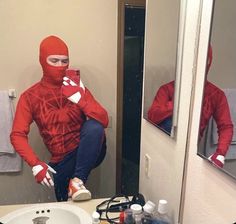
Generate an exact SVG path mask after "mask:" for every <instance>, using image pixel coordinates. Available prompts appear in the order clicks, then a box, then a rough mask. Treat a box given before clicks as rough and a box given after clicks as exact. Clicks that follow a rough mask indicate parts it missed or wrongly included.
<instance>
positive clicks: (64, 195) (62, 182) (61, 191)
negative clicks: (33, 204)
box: [49, 150, 76, 201]
mask: <svg viewBox="0 0 236 224" xmlns="http://www.w3.org/2000/svg"><path fill="white" fill-rule="evenodd" d="M75 162H76V150H74V151H73V152H71V153H69V154H68V155H66V156H65V158H64V159H63V160H62V161H61V162H59V163H56V164H55V163H49V165H50V166H51V167H52V168H53V169H55V170H56V172H57V173H56V174H53V179H54V189H55V195H56V198H57V201H67V200H68V186H69V181H70V179H71V178H72V176H73V174H74V169H75Z"/></svg>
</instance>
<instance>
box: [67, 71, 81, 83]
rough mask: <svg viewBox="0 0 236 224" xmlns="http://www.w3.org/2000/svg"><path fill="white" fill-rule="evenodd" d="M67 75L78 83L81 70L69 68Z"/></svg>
mask: <svg viewBox="0 0 236 224" xmlns="http://www.w3.org/2000/svg"><path fill="white" fill-rule="evenodd" d="M66 77H68V78H69V79H71V80H72V81H73V82H74V83H76V85H79V83H80V70H79V69H72V68H69V69H67V70H66Z"/></svg>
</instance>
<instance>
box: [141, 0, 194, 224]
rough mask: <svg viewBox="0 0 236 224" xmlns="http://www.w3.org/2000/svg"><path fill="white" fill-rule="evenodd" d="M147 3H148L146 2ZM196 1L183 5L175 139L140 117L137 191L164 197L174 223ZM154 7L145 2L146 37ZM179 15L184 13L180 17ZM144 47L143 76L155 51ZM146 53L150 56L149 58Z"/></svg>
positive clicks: (182, 166) (149, 67) (185, 118)
mask: <svg viewBox="0 0 236 224" xmlns="http://www.w3.org/2000/svg"><path fill="white" fill-rule="evenodd" d="M150 2H151V3H152V4H149V3H150ZM156 2H157V1H156ZM184 2H185V1H183V3H184ZM193 2H195V4H193ZM198 4H199V1H196V0H192V1H188V4H187V17H188V18H191V25H189V24H186V27H185V37H184V48H183V50H184V52H185V54H184V55H183V62H182V65H183V66H182V79H181V85H180V101H179V113H178V127H177V135H176V137H175V138H171V137H170V136H168V135H166V134H165V133H163V132H162V131H161V130H159V129H158V128H156V127H155V126H153V125H152V124H150V123H149V122H147V121H146V120H144V119H142V133H141V135H142V139H141V164H140V191H141V192H142V193H144V195H145V196H146V198H147V199H150V200H152V201H153V202H155V203H157V202H158V200H159V199H163V198H164V199H167V200H168V201H169V214H170V216H171V218H172V219H173V220H174V223H178V215H179V214H178V212H179V208H180V198H181V188H182V178H183V169H184V158H185V149H186V141H187V134H188V133H187V130H188V118H189V108H190V96H191V88H192V85H191V84H192V75H191V74H192V69H193V58H194V44H195V36H194V34H195V32H196V28H197V19H198V18H197V15H198ZM155 8H156V5H155V1H148V3H147V15H148V17H147V20H146V35H147V36H149V38H150V37H151V36H152V32H153V29H152V28H151V22H152V19H153V18H155V12H154V9H155ZM170 8H171V5H170ZM183 8H184V7H183ZM183 8H182V9H183ZM183 18H184V16H183V17H182V19H183ZM163 23H165V21H163ZM182 25H184V24H182ZM181 28H183V27H181ZM156 32H161V30H158V29H157V31H156ZM152 41H154V40H152ZM145 46H146V49H145V69H144V75H145V76H146V75H148V71H150V69H151V67H152V64H149V62H150V61H151V62H153V61H154V60H153V59H155V57H156V56H155V52H152V49H150V48H149V46H148V45H147V44H146V45H145ZM147 52H148V54H147ZM150 52H151V53H150ZM149 56H150V57H151V58H149ZM153 63H154V62H153ZM146 154H147V155H149V157H150V158H151V159H150V169H149V174H148V175H149V176H148V175H147V173H146V172H145V170H146V168H145V155H146Z"/></svg>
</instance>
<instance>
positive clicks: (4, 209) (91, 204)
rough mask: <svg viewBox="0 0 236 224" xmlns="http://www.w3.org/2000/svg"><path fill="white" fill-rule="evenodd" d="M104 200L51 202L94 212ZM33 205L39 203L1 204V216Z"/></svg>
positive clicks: (90, 212)
mask: <svg viewBox="0 0 236 224" xmlns="http://www.w3.org/2000/svg"><path fill="white" fill-rule="evenodd" d="M104 200H106V199H105V198H100V199H93V200H89V201H83V202H73V201H68V202H51V203H65V204H71V205H75V206H78V207H80V208H82V209H84V210H85V211H87V212H88V213H89V214H92V212H93V211H95V210H96V206H97V205H98V204H100V203H101V202H102V201H104ZM51 203H50V204H51ZM40 204H41V203H40ZM47 204H48V203H47ZM33 205H37V204H19V205H2V206H0V217H3V216H4V215H6V214H8V213H10V212H12V211H15V210H17V209H20V208H24V207H29V206H33Z"/></svg>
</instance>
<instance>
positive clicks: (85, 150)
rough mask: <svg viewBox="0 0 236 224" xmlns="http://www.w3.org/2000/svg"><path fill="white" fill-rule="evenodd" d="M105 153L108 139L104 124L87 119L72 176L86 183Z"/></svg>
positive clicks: (81, 134)
mask: <svg viewBox="0 0 236 224" xmlns="http://www.w3.org/2000/svg"><path fill="white" fill-rule="evenodd" d="M105 154H106V139H105V134H104V128H103V126H102V125H101V124H100V123H99V122H98V121H96V120H93V119H90V120H87V121H86V122H85V123H84V124H83V127H82V129H81V133H80V143H79V147H78V148H77V154H76V165H75V171H74V175H73V177H72V178H76V177H77V178H79V179H80V180H82V181H83V183H85V182H86V181H87V178H88V176H89V174H90V172H91V170H92V169H93V168H95V167H97V166H98V165H99V164H100V163H101V162H102V161H103V159H104V157H105Z"/></svg>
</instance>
